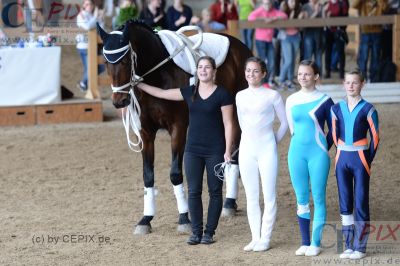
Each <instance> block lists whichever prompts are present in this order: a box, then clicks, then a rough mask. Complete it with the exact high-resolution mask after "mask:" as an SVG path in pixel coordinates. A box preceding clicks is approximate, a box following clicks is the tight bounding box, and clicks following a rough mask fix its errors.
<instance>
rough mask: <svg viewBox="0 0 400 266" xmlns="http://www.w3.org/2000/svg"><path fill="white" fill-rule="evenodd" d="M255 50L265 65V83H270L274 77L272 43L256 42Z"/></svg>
mask: <svg viewBox="0 0 400 266" xmlns="http://www.w3.org/2000/svg"><path fill="white" fill-rule="evenodd" d="M256 48H257V54H258V57H260V58H261V59H262V60H264V61H266V63H267V70H268V73H267V76H265V81H272V80H273V79H274V76H275V70H274V65H275V53H274V45H273V43H272V42H264V41H259V40H256Z"/></svg>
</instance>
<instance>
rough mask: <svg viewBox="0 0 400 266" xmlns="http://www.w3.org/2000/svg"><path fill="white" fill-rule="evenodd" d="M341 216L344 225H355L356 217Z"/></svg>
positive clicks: (351, 215) (350, 215)
mask: <svg viewBox="0 0 400 266" xmlns="http://www.w3.org/2000/svg"><path fill="white" fill-rule="evenodd" d="M340 216H342V225H345V226H346V225H353V224H354V216H353V214H349V215H344V214H341V215H340Z"/></svg>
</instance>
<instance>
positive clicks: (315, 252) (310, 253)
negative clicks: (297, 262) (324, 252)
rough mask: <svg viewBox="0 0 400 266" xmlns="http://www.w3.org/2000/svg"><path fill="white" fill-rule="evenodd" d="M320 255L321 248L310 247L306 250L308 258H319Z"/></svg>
mask: <svg viewBox="0 0 400 266" xmlns="http://www.w3.org/2000/svg"><path fill="white" fill-rule="evenodd" d="M319 253H321V248H320V247H316V246H309V247H308V248H307V250H306V254H304V255H306V256H307V257H311V256H318V255H319Z"/></svg>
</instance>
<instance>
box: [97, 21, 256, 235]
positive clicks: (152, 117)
mask: <svg viewBox="0 0 400 266" xmlns="http://www.w3.org/2000/svg"><path fill="white" fill-rule="evenodd" d="M98 32H99V34H100V36H101V38H102V40H103V44H104V49H103V53H104V56H105V58H106V59H107V60H106V61H107V62H106V67H107V71H108V74H109V75H110V77H111V78H112V88H113V92H114V93H113V94H112V101H113V104H114V106H115V107H116V108H124V107H126V106H128V105H129V104H130V103H131V100H132V96H134V97H135V98H137V101H138V103H139V105H140V106H141V114H140V122H141V129H140V138H141V139H142V141H143V150H142V151H141V153H142V158H143V181H144V186H145V199H144V209H145V210H144V216H143V218H142V219H141V220H140V221H139V223H138V224H137V226H136V231H135V234H145V233H149V232H150V229H151V225H150V221H151V220H152V219H153V217H154V214H155V211H154V205H155V203H154V195H153V194H152V193H153V192H152V190H147V189H152V188H154V140H155V137H156V133H157V131H158V130H159V129H166V130H167V131H168V133H169V134H170V136H171V149H172V161H171V171H170V180H171V183H172V185H173V186H174V192H175V196H176V198H177V201H178V210H179V213H180V215H179V222H178V223H179V224H180V225H185V224H188V223H190V221H189V219H188V215H187V202H186V197H184V194H183V187H182V182H183V175H182V160H183V152H184V147H185V141H186V131H187V127H188V122H189V121H188V108H187V106H186V103H185V102H183V101H181V102H175V101H167V100H162V99H158V98H155V97H152V96H150V95H148V94H146V93H144V92H141V91H140V90H138V89H134V90H132V91H131V93H133V95H132V96H131V94H129V93H127V92H129V91H130V89H131V88H132V87H133V86H132V85H133V84H132V77H134V76H135V75H138V76H142V75H144V74H146V76H145V78H144V81H145V82H146V83H148V84H150V85H153V86H157V87H161V88H163V89H168V88H178V87H182V86H186V85H188V84H189V79H190V78H191V75H190V74H188V73H186V72H185V71H183V70H182V69H181V68H179V67H178V66H177V65H176V64H175V63H174V62H173V61H172V60H169V61H167V62H166V63H165V64H163V65H162V66H160V67H159V68H157V69H156V70H154V71H150V73H147V72H149V70H152V69H153V67H154V66H156V65H158V64H159V63H160V62H162V61H163V60H164V59H166V58H168V57H169V54H168V52H167V50H166V48H165V47H164V45H163V44H162V42H161V40H160V38H159V36H158V35H157V34H156V33H155V32H154V31H153V30H152V29H151V28H149V27H148V26H147V25H145V24H144V23H143V22H141V21H129V22H127V23H126V25H125V26H124V28H123V30H122V31H118V32H111V33H106V32H105V31H104V30H103V29H102V28H101V27H99V26H98ZM225 36H226V37H228V38H229V42H230V46H229V51H228V53H227V56H226V60H225V61H224V63H223V64H222V65H221V66H219V67H218V69H217V75H216V83H217V84H219V85H223V86H224V87H225V88H227V89H228V90H229V91H230V92H231V93H232V95H236V92H237V91H239V90H241V89H244V88H246V87H247V82H246V80H245V77H244V73H243V72H244V63H245V61H246V59H247V58H248V57H250V56H252V53H251V51H250V50H249V49H248V48H247V47H246V46H245V45H244V44H243V43H242V42H241V41H239V40H238V39H236V38H234V37H232V36H229V35H225ZM132 61H135V62H132ZM235 109H236V108H235ZM234 127H235V129H234V135H235V143H236V148H237V147H238V146H239V141H240V128H239V124H238V122H237V116H236V113H235V123H234ZM236 167H237V165H236ZM236 169H237V168H236ZM235 174H236V175H238V170H237V171H236V173H235ZM233 180H234V181H233V182H234V183H236V184H231V185H230V186H237V176H236V178H235V179H233ZM226 181H227V182H228V179H226ZM179 186H181V187H182V188H179ZM227 186H228V184H227ZM236 191H237V188H236ZM236 193H237V192H236ZM148 194H151V195H150V198H148ZM182 195H183V196H182ZM146 197H147V198H146ZM182 197H183V198H182ZM228 200H229V202H228ZM235 200H236V198H228V194H227V199H226V201H225V204H224V208H227V209H234V210H236V202H235ZM146 204H147V205H146ZM149 206H150V207H149ZM185 206H186V207H185ZM138 228H141V229H140V230H138ZM178 230H179V228H178Z"/></svg>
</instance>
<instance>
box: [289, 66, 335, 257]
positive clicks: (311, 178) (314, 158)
mask: <svg viewBox="0 0 400 266" xmlns="http://www.w3.org/2000/svg"><path fill="white" fill-rule="evenodd" d="M318 78H319V69H318V67H317V65H316V64H315V63H314V62H313V61H310V60H304V61H302V62H301V63H300V65H299V69H298V73H297V79H298V81H299V83H300V85H301V90H300V91H298V92H296V93H294V94H292V95H290V96H289V97H288V98H287V101H286V115H287V120H288V123H289V129H290V132H291V135H292V139H291V141H290V147H289V152H288V164H289V173H290V178H291V181H292V184H293V188H294V191H295V194H296V199H297V219H298V222H299V226H300V233H301V237H302V244H301V246H300V248H299V249H298V250H296V255H298V256H301V255H306V256H317V255H318V254H319V253H320V252H321V248H320V245H321V237H322V229H323V225H324V223H325V221H326V203H325V191H326V183H327V179H328V173H329V166H330V159H329V155H328V150H329V148H330V147H331V146H332V137H331V134H329V133H328V134H327V135H326V134H325V133H324V126H325V122H326V123H327V124H328V129H329V131H330V129H331V124H330V122H331V121H330V108H331V106H332V105H333V101H332V99H331V98H330V97H328V96H327V95H325V94H324V93H322V92H320V91H318V90H317V89H316V88H315V84H316V82H317V80H318ZM309 184H310V185H311V193H312V197H313V202H314V208H315V210H314V220H313V227H312V237H311V239H310V218H311V217H310V207H309V197H310V196H309Z"/></svg>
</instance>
